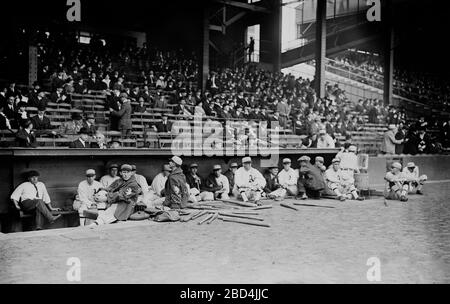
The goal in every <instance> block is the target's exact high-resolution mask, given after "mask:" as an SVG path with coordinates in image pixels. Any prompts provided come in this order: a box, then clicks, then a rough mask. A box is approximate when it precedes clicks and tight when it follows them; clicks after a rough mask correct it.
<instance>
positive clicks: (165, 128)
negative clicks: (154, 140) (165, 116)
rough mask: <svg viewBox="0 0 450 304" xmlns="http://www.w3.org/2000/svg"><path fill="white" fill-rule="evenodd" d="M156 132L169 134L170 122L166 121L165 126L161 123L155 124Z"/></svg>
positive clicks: (170, 129)
mask: <svg viewBox="0 0 450 304" xmlns="http://www.w3.org/2000/svg"><path fill="white" fill-rule="evenodd" d="M156 130H158V132H159V133H161V132H164V133H167V132H170V131H172V123H171V122H170V121H167V123H166V124H163V123H162V122H158V123H157V124H156Z"/></svg>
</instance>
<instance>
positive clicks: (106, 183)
mask: <svg viewBox="0 0 450 304" xmlns="http://www.w3.org/2000/svg"><path fill="white" fill-rule="evenodd" d="M119 178H120V177H119V176H117V175H116V176H115V177H112V176H111V175H109V174H107V175H104V176H103V177H102V178H101V179H100V183H102V185H103V188H108V187H109V186H111V184H112V183H114V182H115V181H116V180H118V179H119Z"/></svg>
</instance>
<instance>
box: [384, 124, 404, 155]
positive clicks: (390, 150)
mask: <svg viewBox="0 0 450 304" xmlns="http://www.w3.org/2000/svg"><path fill="white" fill-rule="evenodd" d="M388 129H389V130H387V131H386V132H385V133H384V135H383V143H382V146H381V151H382V152H383V153H384V154H390V155H394V154H395V145H399V144H402V143H403V139H395V134H396V133H397V127H396V126H395V125H389V127H388Z"/></svg>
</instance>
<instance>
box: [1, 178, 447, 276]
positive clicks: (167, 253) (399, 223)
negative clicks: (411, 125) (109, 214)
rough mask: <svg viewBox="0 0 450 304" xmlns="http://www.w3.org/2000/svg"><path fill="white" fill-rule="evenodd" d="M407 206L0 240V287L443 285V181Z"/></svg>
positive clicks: (369, 204) (133, 225)
mask: <svg viewBox="0 0 450 304" xmlns="http://www.w3.org/2000/svg"><path fill="white" fill-rule="evenodd" d="M425 191H426V195H425V196H416V195H414V196H411V198H410V201H409V202H408V203H401V202H393V201H388V202H387V206H385V204H384V200H383V199H382V198H377V199H373V200H367V201H365V202H354V201H348V202H344V203H341V202H338V201H333V200H320V201H307V202H304V203H309V204H320V205H324V206H333V207H334V208H320V207H308V206H298V207H297V208H298V209H299V211H294V210H291V209H286V208H283V207H281V206H279V202H273V206H274V207H273V208H272V209H268V210H261V211H260V215H259V216H260V217H263V218H265V222H267V223H269V224H270V225H271V227H270V228H265V227H255V226H247V225H242V224H237V223H226V222H222V221H219V220H216V221H214V222H213V223H212V224H210V225H207V224H203V225H198V224H197V223H198V220H196V221H191V222H188V223H155V222H151V221H145V222H127V223H120V224H113V225H109V226H105V227H101V228H97V229H88V228H67V229H59V230H52V231H50V230H48V231H40V232H25V233H16V234H9V235H0V283H70V282H69V281H68V280H67V278H66V273H67V271H68V270H69V268H70V266H68V265H67V264H66V263H67V259H68V258H70V257H76V258H78V259H79V260H80V262H81V272H80V274H81V281H80V282H81V283H225V284H227V283H370V282H369V281H368V279H367V276H366V274H367V272H368V270H369V268H370V265H369V266H368V265H367V261H368V259H369V258H371V257H376V258H378V259H379V260H380V271H381V283H450V202H449V198H450V184H448V183H443V184H432V185H427V187H426V188H425Z"/></svg>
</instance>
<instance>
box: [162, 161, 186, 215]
mask: <svg viewBox="0 0 450 304" xmlns="http://www.w3.org/2000/svg"><path fill="white" fill-rule="evenodd" d="M182 164H183V161H182V159H181V158H180V157H178V156H174V157H172V158H171V159H170V160H169V166H170V168H171V170H172V171H171V172H170V174H169V176H168V177H167V182H166V184H165V186H164V194H165V200H164V204H163V205H164V206H166V207H169V208H171V209H184V208H186V207H187V204H188V200H189V189H188V185H187V182H186V177H185V175H184V174H183V171H182V170H181V165H182Z"/></svg>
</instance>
